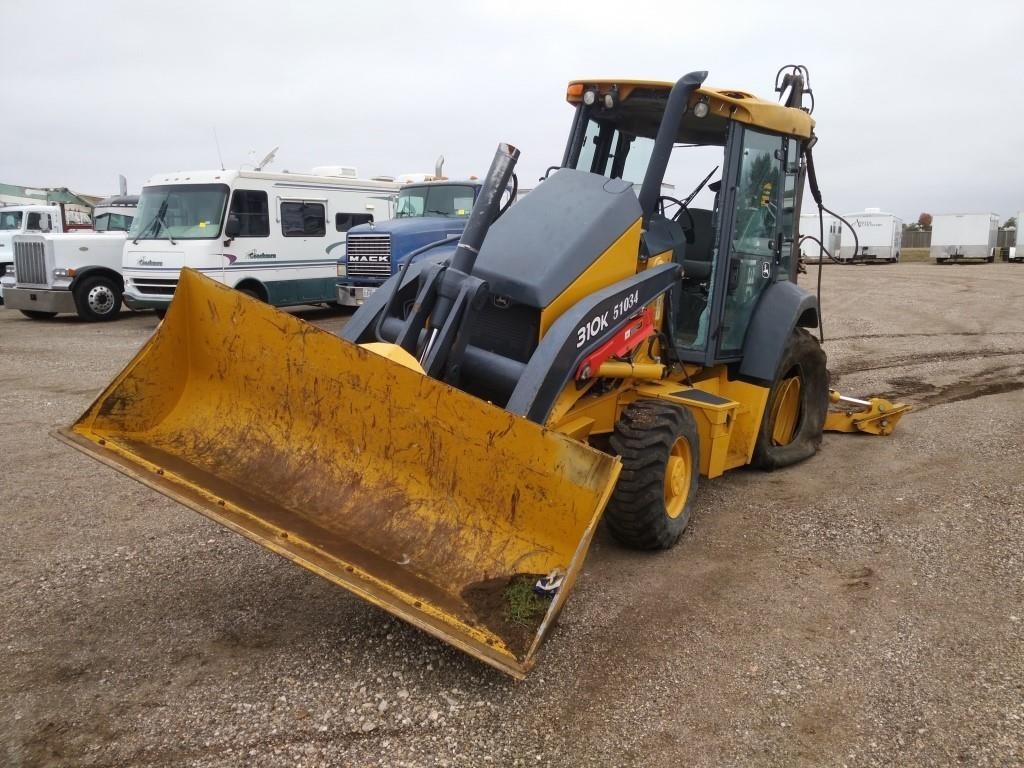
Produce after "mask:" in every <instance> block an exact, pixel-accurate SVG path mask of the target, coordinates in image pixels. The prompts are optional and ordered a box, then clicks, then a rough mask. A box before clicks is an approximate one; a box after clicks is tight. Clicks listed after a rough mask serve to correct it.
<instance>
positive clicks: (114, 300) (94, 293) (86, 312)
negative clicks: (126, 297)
mask: <svg viewBox="0 0 1024 768" xmlns="http://www.w3.org/2000/svg"><path fill="white" fill-rule="evenodd" d="M75 307H76V308H77V309H78V316H79V317H80V318H82V319H83V320H85V321H86V322H89V323H99V322H103V321H106V320H113V319H115V318H116V317H117V316H118V315H119V314H120V313H121V286H120V285H118V284H117V283H116V282H115V281H114V280H113V279H112V278H109V277H105V276H103V275H97V276H96V277H87V278H86V279H85V280H83V281H82V282H81V284H80V285H78V286H77V287H76V288H75Z"/></svg>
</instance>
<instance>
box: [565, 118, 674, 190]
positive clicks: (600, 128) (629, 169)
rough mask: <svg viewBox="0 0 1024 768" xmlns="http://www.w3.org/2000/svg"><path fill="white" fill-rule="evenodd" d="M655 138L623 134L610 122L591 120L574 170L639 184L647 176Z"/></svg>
mask: <svg viewBox="0 0 1024 768" xmlns="http://www.w3.org/2000/svg"><path fill="white" fill-rule="evenodd" d="M653 150H654V139H649V138H647V137H646V136H633V135H630V134H628V133H620V132H619V130H618V129H617V128H616V127H615V126H614V125H612V124H611V123H607V122H599V121H597V120H588V121H587V128H586V133H585V134H584V137H583V145H582V147H580V153H579V157H578V158H577V159H576V164H575V166H573V167H575V168H577V169H579V170H581V171H589V172H590V173H599V174H601V175H602V176H608V177H609V178H613V179H625V180H626V181H629V182H632V183H633V184H639V183H641V182H642V181H643V180H644V175H645V174H646V173H647V164H648V163H649V162H650V159H651V152H652V151H653Z"/></svg>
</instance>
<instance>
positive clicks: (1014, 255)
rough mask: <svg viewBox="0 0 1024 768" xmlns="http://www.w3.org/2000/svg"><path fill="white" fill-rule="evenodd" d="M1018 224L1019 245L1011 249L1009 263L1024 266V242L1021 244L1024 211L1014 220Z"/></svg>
mask: <svg viewBox="0 0 1024 768" xmlns="http://www.w3.org/2000/svg"><path fill="white" fill-rule="evenodd" d="M1014 221H1016V223H1017V243H1016V246H1015V247H1013V248H1011V249H1010V256H1009V259H1008V260H1009V261H1011V262H1016V263H1017V264H1024V248H1022V247H1021V246H1024V242H1021V236H1020V228H1021V225H1022V224H1024V211H1021V212H1020V213H1018V214H1017V216H1016V218H1015V219H1014Z"/></svg>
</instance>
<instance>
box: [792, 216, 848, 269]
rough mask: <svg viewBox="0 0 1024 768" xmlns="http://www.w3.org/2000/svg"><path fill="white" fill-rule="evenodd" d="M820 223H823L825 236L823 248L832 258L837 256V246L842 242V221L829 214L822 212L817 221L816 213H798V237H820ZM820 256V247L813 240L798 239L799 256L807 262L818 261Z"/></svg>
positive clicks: (826, 257)
mask: <svg viewBox="0 0 1024 768" xmlns="http://www.w3.org/2000/svg"><path fill="white" fill-rule="evenodd" d="M822 225H824V231H825V236H824V237H823V238H822V243H823V244H824V245H825V250H826V251H828V254H827V255H826V256H825V259H828V255H831V256H832V258H833V259H838V258H839V248H840V246H841V245H842V242H843V223H842V222H841V221H839V219H837V218H836V217H835V216H833V215H831V214H828V213H826V214H823V215H822V220H821V222H819V221H818V214H817V213H802V214H800V237H801V238H803V237H805V236H810V237H815V238H816V237H821V232H822ZM820 257H821V249H820V248H819V246H818V243H817V242H815V241H814V240H803V239H801V241H800V258H801V259H803V260H804V261H805V262H808V263H815V264H816V263H818V262H819V259H820Z"/></svg>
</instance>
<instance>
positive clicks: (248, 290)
mask: <svg viewBox="0 0 1024 768" xmlns="http://www.w3.org/2000/svg"><path fill="white" fill-rule="evenodd" d="M235 290H236V291H238V292H239V293H244V294H245V295H246V296H248V297H249V298H250V299H256V301H262V302H263V303H264V304H266V303H267V297H266V294H265V291H264V289H263V286H261V285H259V284H258V283H257V284H254V283H252V282H247V283H243V284H242V285H239V286H238V287H236V288H235Z"/></svg>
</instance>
